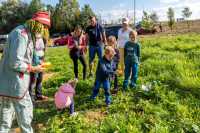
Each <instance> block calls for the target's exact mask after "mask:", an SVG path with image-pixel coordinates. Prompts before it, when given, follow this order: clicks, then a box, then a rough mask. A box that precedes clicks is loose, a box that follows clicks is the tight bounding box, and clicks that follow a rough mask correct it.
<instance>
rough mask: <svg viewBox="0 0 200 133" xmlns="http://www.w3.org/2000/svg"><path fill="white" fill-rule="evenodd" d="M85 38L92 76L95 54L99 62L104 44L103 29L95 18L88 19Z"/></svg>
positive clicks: (104, 35)
mask: <svg viewBox="0 0 200 133" xmlns="http://www.w3.org/2000/svg"><path fill="white" fill-rule="evenodd" d="M86 37H87V40H88V44H89V69H90V76H92V65H93V61H94V59H95V55H96V53H97V55H98V58H99V60H101V59H102V57H103V48H104V44H106V34H105V30H104V28H103V27H102V26H101V25H100V24H99V23H98V22H97V20H96V17H95V16H92V17H90V26H88V27H87V28H86Z"/></svg>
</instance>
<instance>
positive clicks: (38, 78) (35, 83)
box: [29, 38, 48, 101]
mask: <svg viewBox="0 0 200 133" xmlns="http://www.w3.org/2000/svg"><path fill="white" fill-rule="evenodd" d="M45 47H46V41H45V40H44V39H43V38H36V45H35V49H34V52H33V62H32V64H33V65H34V66H37V65H42V64H43V62H44V56H45V49H46V48H45ZM42 80H43V72H38V73H30V85H29V94H30V96H31V99H32V101H35V100H47V99H48V97H47V96H44V95H42ZM34 89H35V97H34V94H33V90H34Z"/></svg>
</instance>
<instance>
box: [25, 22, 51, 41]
mask: <svg viewBox="0 0 200 133" xmlns="http://www.w3.org/2000/svg"><path fill="white" fill-rule="evenodd" d="M26 25H27V27H28V29H29V31H30V32H31V34H32V37H33V39H35V34H36V33H40V34H41V35H42V37H43V38H44V39H45V40H49V30H48V28H46V27H45V25H44V24H41V23H40V22H38V21H35V20H33V19H30V20H28V21H27V22H26Z"/></svg>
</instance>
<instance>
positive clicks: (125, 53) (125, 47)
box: [124, 43, 128, 60]
mask: <svg viewBox="0 0 200 133" xmlns="http://www.w3.org/2000/svg"><path fill="white" fill-rule="evenodd" d="M127 45H128V44H127V43H126V44H125V46H124V60H125V58H126V55H127V51H126V49H127Z"/></svg>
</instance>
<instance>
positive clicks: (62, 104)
mask: <svg viewBox="0 0 200 133" xmlns="http://www.w3.org/2000/svg"><path fill="white" fill-rule="evenodd" d="M74 94H75V90H74V88H73V87H72V86H71V85H70V84H68V83H66V84H64V85H62V86H61V87H60V88H59V90H58V91H57V92H56V94H55V105H56V108H57V109H64V108H66V107H69V106H70V104H71V98H73V96H74Z"/></svg>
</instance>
